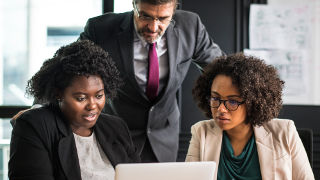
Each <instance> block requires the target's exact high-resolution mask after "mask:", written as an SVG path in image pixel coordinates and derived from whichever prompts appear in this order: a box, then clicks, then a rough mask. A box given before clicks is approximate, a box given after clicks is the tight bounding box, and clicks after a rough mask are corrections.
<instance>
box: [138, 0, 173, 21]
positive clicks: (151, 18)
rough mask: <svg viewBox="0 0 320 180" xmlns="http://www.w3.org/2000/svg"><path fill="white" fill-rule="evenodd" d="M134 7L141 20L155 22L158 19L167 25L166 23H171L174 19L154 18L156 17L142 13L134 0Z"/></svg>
mask: <svg viewBox="0 0 320 180" xmlns="http://www.w3.org/2000/svg"><path fill="white" fill-rule="evenodd" d="M133 9H134V11H135V12H136V13H137V15H138V18H139V19H140V20H141V21H144V22H154V21H156V22H157V23H158V24H159V25H166V24H169V23H171V22H172V21H173V19H172V17H160V18H154V17H151V16H148V15H144V14H141V13H140V12H139V11H138V8H137V5H136V2H135V1H133Z"/></svg>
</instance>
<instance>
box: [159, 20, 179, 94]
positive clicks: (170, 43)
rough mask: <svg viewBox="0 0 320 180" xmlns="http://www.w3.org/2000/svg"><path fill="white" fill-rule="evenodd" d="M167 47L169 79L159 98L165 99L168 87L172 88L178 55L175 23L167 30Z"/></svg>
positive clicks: (177, 35)
mask: <svg viewBox="0 0 320 180" xmlns="http://www.w3.org/2000/svg"><path fill="white" fill-rule="evenodd" d="M166 36H167V47H168V61H169V62H168V63H169V77H168V83H167V86H166V89H165V92H164V93H163V94H162V96H161V97H166V94H167V93H168V91H169V89H170V87H171V86H172V83H173V80H174V79H175V78H174V76H175V72H176V69H177V68H176V67H177V55H178V54H179V50H180V48H179V31H178V29H177V28H175V23H174V22H172V23H171V24H170V25H169V26H168V28H167V30H166ZM161 97H160V98H161Z"/></svg>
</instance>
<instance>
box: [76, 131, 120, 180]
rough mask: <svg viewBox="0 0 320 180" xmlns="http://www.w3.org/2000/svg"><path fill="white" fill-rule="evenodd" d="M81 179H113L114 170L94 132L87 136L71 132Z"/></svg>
mask: <svg viewBox="0 0 320 180" xmlns="http://www.w3.org/2000/svg"><path fill="white" fill-rule="evenodd" d="M73 136H74V139H75V142H76V147H77V152H78V158H79V164H80V171H81V179H82V180H92V179H94V180H114V176H115V171H114V168H113V166H112V164H111V163H110V161H109V159H108V157H107V156H106V155H105V153H104V152H103V150H102V148H101V146H100V144H99V143H98V141H97V139H96V136H95V134H94V132H93V133H92V134H91V136H89V137H82V136H79V135H77V134H75V133H73Z"/></svg>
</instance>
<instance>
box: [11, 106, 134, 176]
mask: <svg viewBox="0 0 320 180" xmlns="http://www.w3.org/2000/svg"><path fill="white" fill-rule="evenodd" d="M93 131H94V132H95V134H96V137H97V140H98V142H99V144H100V145H101V147H102V149H103V151H104V153H105V154H106V156H107V157H108V158H109V160H110V162H111V164H112V165H113V167H115V166H116V165H117V164H119V163H130V162H140V158H139V155H138V153H137V152H136V148H135V147H134V145H133V143H132V140H131V136H130V134H129V130H128V128H127V126H126V124H125V122H124V121H122V120H121V119H120V118H117V117H115V116H111V115H107V114H101V115H100V116H99V118H98V120H97V123H96V125H95V126H94V127H93ZM9 178H10V180H15V179H23V180H28V179H30V180H53V179H56V180H57V179H59V180H60V179H61V180H64V179H68V180H79V179H81V174H80V166H79V160H78V155H77V150H76V146H75V141H74V137H73V134H72V130H71V127H70V125H69V123H68V122H67V121H66V120H65V119H64V118H63V116H62V114H61V111H60V109H59V108H57V107H55V106H53V105H47V106H45V107H42V108H36V109H32V110H30V111H28V112H25V113H23V114H22V115H21V116H20V117H19V118H18V119H17V120H16V123H15V125H14V127H13V131H12V137H11V144H10V160H9Z"/></svg>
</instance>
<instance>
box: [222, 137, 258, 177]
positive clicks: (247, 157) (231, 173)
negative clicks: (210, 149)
mask: <svg viewBox="0 0 320 180" xmlns="http://www.w3.org/2000/svg"><path fill="white" fill-rule="evenodd" d="M218 179H219V180H220V179H221V180H224V179H230V180H231V179H232V180H233V179H234V180H242V179H245V180H256V179H262V178H261V173H260V164H259V157H258V151H257V146H256V141H255V138H254V134H252V136H251V138H250V139H249V141H248V143H247V144H246V146H245V147H244V149H243V151H242V153H241V154H240V155H239V156H234V153H233V149H232V146H231V143H230V140H229V138H228V136H227V134H226V132H225V131H223V138H222V145H221V153H220V160H219V167H218Z"/></svg>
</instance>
